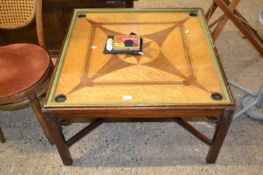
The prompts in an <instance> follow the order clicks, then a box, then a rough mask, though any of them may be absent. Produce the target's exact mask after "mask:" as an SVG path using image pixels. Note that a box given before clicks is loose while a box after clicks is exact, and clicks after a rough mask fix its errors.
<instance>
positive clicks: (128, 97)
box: [122, 95, 132, 100]
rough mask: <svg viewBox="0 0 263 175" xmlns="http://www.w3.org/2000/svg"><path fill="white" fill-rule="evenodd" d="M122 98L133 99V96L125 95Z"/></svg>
mask: <svg viewBox="0 0 263 175" xmlns="http://www.w3.org/2000/svg"><path fill="white" fill-rule="evenodd" d="M122 100H132V96H130V95H124V96H122Z"/></svg>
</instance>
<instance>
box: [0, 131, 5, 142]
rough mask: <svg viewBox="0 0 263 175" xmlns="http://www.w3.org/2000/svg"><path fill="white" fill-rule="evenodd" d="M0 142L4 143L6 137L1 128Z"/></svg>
mask: <svg viewBox="0 0 263 175" xmlns="http://www.w3.org/2000/svg"><path fill="white" fill-rule="evenodd" d="M0 141H1V142H2V143H4V142H5V136H4V133H3V131H2V129H1V128H0Z"/></svg>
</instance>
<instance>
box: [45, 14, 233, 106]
mask: <svg viewBox="0 0 263 175" xmlns="http://www.w3.org/2000/svg"><path fill="white" fill-rule="evenodd" d="M131 32H133V33H136V34H137V35H140V36H141V37H142V38H143V50H142V52H143V55H127V54H104V53H103V50H104V47H105V43H106V40H107V38H108V35H112V34H114V35H126V34H129V33H131ZM213 47H214V46H213V43H212V40H211V37H210V34H209V32H208V28H207V25H206V23H205V18H204V15H203V12H202V10H201V9H144V10H136V9H129V10H99V9H98V10H91V9H77V10H75V12H74V15H73V18H72V22H71V25H70V28H69V31H68V34H67V37H66V40H65V43H64V47H63V49H62V51H61V55H60V57H59V60H58V63H57V65H56V70H55V74H54V79H53V80H52V82H51V85H50V90H49V92H48V96H47V100H46V102H45V104H44V107H63V106H65V107H78V106H169V105H179V106H180V105H227V104H232V103H233V102H232V98H231V95H230V92H229V91H228V88H227V86H226V84H225V82H224V78H223V72H222V70H221V69H220V66H219V62H218V59H217V56H216V54H215V51H214V48H213Z"/></svg>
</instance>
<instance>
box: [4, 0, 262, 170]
mask: <svg viewBox="0 0 263 175" xmlns="http://www.w3.org/2000/svg"><path fill="white" fill-rule="evenodd" d="M210 2H211V1H208V0H161V1H160V0H139V1H136V2H135V8H175V7H201V8H203V9H204V10H205V11H206V10H207V8H208V7H209V4H210ZM261 8H263V0H243V1H241V3H240V5H239V9H240V11H241V13H242V14H243V15H244V16H245V17H246V18H247V19H248V21H249V22H250V23H251V24H252V26H254V27H255V28H256V29H258V30H259V33H260V34H261V35H262V34H263V27H261V26H260V25H259V22H258V20H257V13H258V12H259V10H260V9H261ZM217 15H220V12H218V13H217ZM216 46H217V48H218V51H219V54H220V56H221V59H222V63H223V66H224V68H225V72H226V74H227V77H228V79H231V80H234V81H236V82H237V83H239V84H240V85H243V86H246V87H247V88H250V89H251V90H252V91H256V90H258V88H259V86H260V84H261V83H262V81H263V58H262V57H261V56H260V55H259V53H258V52H257V51H256V50H255V49H254V48H253V47H252V46H251V45H250V43H248V42H247V41H246V39H243V38H242V34H240V32H238V31H237V29H236V28H235V27H234V25H233V24H232V23H228V24H227V26H226V28H225V30H224V32H223V33H222V35H221V36H220V37H219V39H218V40H217V41H216ZM232 91H233V93H234V97H235V99H236V102H237V107H238V109H239V108H240V99H241V97H242V96H243V93H241V92H239V91H238V90H236V89H234V88H232ZM0 124H1V127H2V129H3V131H4V133H5V136H6V139H7V142H6V143H4V144H1V143H0V174H3V175H6V174H93V175H104V174H113V175H115V174H126V175H128V174H165V175H166V174H167V175H168V174H180V175H184V174H189V175H192V174H198V175H199V174H200V175H201V174H202V175H203V174H220V175H222V174H229V175H232V174H239V175H253V174H258V175H261V174H263V122H259V121H254V120H252V119H249V118H248V117H246V116H245V115H243V116H242V117H241V118H239V119H238V120H236V121H234V122H233V124H232V126H231V128H230V131H229V133H228V135H227V138H226V140H225V143H224V145H223V148H222V150H221V152H220V155H219V157H218V161H217V163H216V164H213V165H208V164H206V163H205V155H206V152H207V150H208V147H207V146H206V145H204V144H203V143H201V142H200V141H198V140H197V139H195V138H194V137H193V136H192V135H190V134H189V133H187V132H186V131H185V130H183V129H182V128H180V127H179V126H177V125H176V124H175V123H172V122H167V123H109V124H103V125H101V126H100V127H99V128H98V129H97V130H95V131H94V132H93V133H92V134H91V135H89V136H87V137H85V138H84V139H83V140H81V141H80V142H79V143H77V144H76V145H74V146H73V147H72V148H71V149H70V150H71V153H72V156H73V159H74V165H73V166H71V167H66V166H63V164H62V161H61V159H60V157H59V155H58V152H57V150H56V148H55V146H51V145H50V144H49V143H48V141H47V140H46V138H45V137H44V136H43V133H42V131H41V129H40V128H39V125H38V122H37V121H36V119H35V117H34V115H33V113H32V111H31V109H29V108H28V109H24V110H19V111H15V112H1V113H0ZM195 126H197V127H198V128H200V129H201V130H203V131H204V132H207V133H208V132H209V131H212V130H213V127H212V125H210V124H207V123H203V122H198V123H195ZM81 127H83V125H82V124H77V125H72V126H71V127H69V128H67V129H66V131H65V132H66V135H67V136H69V135H71V134H72V133H74V131H76V130H77V129H79V128H81Z"/></svg>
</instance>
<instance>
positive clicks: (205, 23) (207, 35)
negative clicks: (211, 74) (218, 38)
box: [199, 10, 231, 102]
mask: <svg viewBox="0 0 263 175" xmlns="http://www.w3.org/2000/svg"><path fill="white" fill-rule="evenodd" d="M199 13H201V15H200V18H199V19H200V20H201V23H202V25H203V26H204V27H205V28H206V30H203V31H204V34H205V36H206V40H207V41H208V46H209V48H210V54H211V55H212V58H213V62H214V66H215V68H216V73H217V76H218V78H219V81H220V85H221V88H222V90H223V93H224V98H225V100H224V101H225V102H231V101H230V98H229V94H228V91H227V89H226V86H225V82H224V79H223V77H222V73H223V72H221V70H220V68H219V65H218V64H219V63H218V60H217V56H216V54H215V52H214V47H213V46H212V43H214V42H213V39H212V37H211V35H210V33H209V27H208V25H207V22H206V19H205V17H204V13H203V11H202V10H201V11H199ZM209 41H210V42H209ZM218 59H219V58H218Z"/></svg>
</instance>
